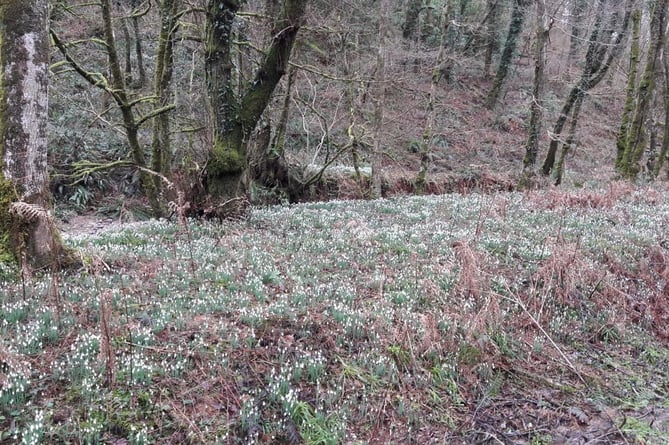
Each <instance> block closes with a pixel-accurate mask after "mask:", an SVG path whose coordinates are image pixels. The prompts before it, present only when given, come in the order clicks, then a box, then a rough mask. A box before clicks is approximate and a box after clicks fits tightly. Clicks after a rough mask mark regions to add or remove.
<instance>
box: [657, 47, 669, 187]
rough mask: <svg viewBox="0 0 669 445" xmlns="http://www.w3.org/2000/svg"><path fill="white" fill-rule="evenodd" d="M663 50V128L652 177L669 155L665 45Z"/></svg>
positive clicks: (668, 58) (668, 73)
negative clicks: (660, 145)
mask: <svg viewBox="0 0 669 445" xmlns="http://www.w3.org/2000/svg"><path fill="white" fill-rule="evenodd" d="M663 52H664V54H663V55H662V65H663V68H664V69H663V71H664V91H663V93H664V94H663V98H664V129H663V136H662V147H661V148H660V154H659V155H658V158H657V162H656V163H655V165H654V166H653V176H654V177H657V176H659V174H660V170H661V169H662V166H663V165H664V163H665V162H666V161H667V156H668V155H669V52H668V51H667V45H664V48H663ZM667 174H668V176H669V171H667Z"/></svg>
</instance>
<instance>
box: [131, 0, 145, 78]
mask: <svg viewBox="0 0 669 445" xmlns="http://www.w3.org/2000/svg"><path fill="white" fill-rule="evenodd" d="M131 4H132V7H133V14H132V30H133V33H134V34H135V58H136V59H137V72H138V73H139V85H138V87H139V88H142V87H143V86H144V85H146V68H144V52H143V50H142V33H141V32H140V26H139V16H138V15H137V13H136V11H135V9H136V8H137V6H138V2H137V0H132V1H131Z"/></svg>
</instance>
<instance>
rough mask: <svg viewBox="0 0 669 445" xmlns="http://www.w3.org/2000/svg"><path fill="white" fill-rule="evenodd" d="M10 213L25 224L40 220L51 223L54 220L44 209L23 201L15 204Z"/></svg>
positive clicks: (10, 208) (12, 205)
mask: <svg viewBox="0 0 669 445" xmlns="http://www.w3.org/2000/svg"><path fill="white" fill-rule="evenodd" d="M9 212H10V213H11V214H12V215H14V216H16V217H17V218H19V219H20V220H21V221H25V222H33V221H36V220H38V219H39V220H42V221H51V219H52V217H51V214H50V213H49V211H48V210H47V209H45V208H44V207H42V206H39V205H37V204H30V203H27V202H23V201H17V202H13V203H12V204H11V206H10V207H9Z"/></svg>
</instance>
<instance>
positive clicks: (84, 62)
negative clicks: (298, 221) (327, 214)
mask: <svg viewBox="0 0 669 445" xmlns="http://www.w3.org/2000/svg"><path fill="white" fill-rule="evenodd" d="M101 4H102V8H100V6H97V5H93V4H83V5H81V4H77V3H75V2H71V1H69V0H61V1H59V2H56V3H54V8H53V16H52V20H51V26H52V29H53V30H54V34H53V35H54V40H55V41H56V43H57V46H58V48H59V50H60V51H59V53H60V55H57V54H55V53H54V56H53V65H52V73H53V74H54V78H53V88H52V95H53V104H54V105H53V107H52V112H51V122H50V124H51V128H52V132H51V144H52V149H51V153H52V155H51V156H52V157H51V158H52V164H53V169H54V171H55V172H56V173H58V174H65V176H58V174H56V175H55V178H56V182H55V186H56V190H57V191H59V192H62V193H63V194H64V195H66V196H69V197H70V198H71V199H72V200H73V201H74V202H79V201H84V202H85V201H86V197H87V196H93V194H92V193H91V194H90V195H87V194H86V191H89V190H93V191H95V190H96V189H98V190H99V189H101V188H105V187H106V188H107V190H115V191H117V192H123V193H126V194H132V193H136V192H137V191H138V190H143V192H142V193H144V194H146V195H147V196H148V197H149V198H150V199H151V202H152V208H153V211H154V212H155V213H160V212H162V211H164V210H165V209H166V206H165V202H166V200H169V199H171V198H170V194H171V192H170V189H169V188H164V187H163V186H164V185H166V184H172V183H174V181H176V182H178V183H179V187H180V188H182V189H183V190H184V191H186V192H187V194H188V193H190V198H189V199H190V200H191V202H193V203H195V202H197V203H199V205H200V206H201V208H200V210H202V211H204V210H206V209H205V208H204V207H206V206H209V205H214V204H212V203H219V204H220V203H221V202H225V201H228V200H229V199H230V198H235V197H240V196H248V197H251V198H252V199H255V200H265V201H267V200H269V201H276V200H285V199H289V200H297V199H304V198H307V197H309V196H313V195H310V194H313V193H316V194H318V193H322V192H319V191H317V190H318V189H319V187H321V188H322V187H323V186H324V184H328V181H329V180H328V179H327V178H328V177H329V173H328V170H327V167H331V166H335V165H341V166H350V167H351V168H352V171H353V172H354V174H353V179H354V181H353V182H351V183H348V185H347V187H353V188H359V189H360V190H359V191H358V192H355V193H353V192H352V195H356V194H358V195H359V196H372V195H378V194H379V193H384V190H386V191H387V190H388V188H389V187H392V186H391V185H390V184H388V177H389V176H392V175H396V174H400V175H402V176H403V177H406V178H407V179H406V180H405V182H404V183H405V185H406V186H408V187H410V188H412V187H414V186H415V185H416V183H420V184H421V188H422V189H423V190H425V187H424V185H425V184H426V183H429V177H430V175H431V174H438V173H439V172H444V171H449V170H452V169H454V168H455V169H457V168H458V166H457V165H449V159H455V157H456V154H457V159H459V160H461V161H462V159H465V158H466V153H467V152H470V153H471V149H470V148H468V147H469V146H470V144H473V142H468V141H467V137H468V136H466V135H467V132H466V131H462V130H463V128H464V129H466V128H467V126H468V125H469V123H465V125H464V127H463V126H462V125H461V124H460V125H456V122H457V121H458V120H462V119H465V117H464V115H459V114H458V113H460V111H461V108H462V104H461V103H459V102H458V92H459V91H460V92H461V93H460V94H461V95H463V96H467V97H469V99H468V100H470V101H471V102H473V103H471V102H470V103H468V104H467V106H469V107H473V108H474V109H475V108H476V107H479V109H481V107H485V106H487V107H488V108H491V111H485V112H484V111H479V112H476V111H473V113H475V114H476V113H478V114H479V115H480V116H485V120H484V121H481V120H480V119H479V120H477V121H475V122H476V124H480V125H481V127H480V131H483V132H489V133H490V134H491V136H489V137H487V139H491V138H492V139H496V138H498V137H497V136H494V134H495V133H499V132H501V133H500V134H502V135H503V134H504V133H513V132H518V133H519V136H522V139H523V140H524V141H525V143H524V144H520V145H523V146H521V147H515V146H514V147H513V148H512V147H508V148H505V147H494V149H495V150H506V151H509V150H510V152H514V153H518V155H517V156H515V161H514V163H515V166H516V167H515V170H516V171H517V172H518V175H517V178H520V172H522V171H523V170H524V171H525V173H530V172H531V171H532V170H533V169H535V168H536V167H535V163H536V159H537V157H538V156H545V161H544V162H543V165H542V168H541V172H543V173H545V174H548V173H550V172H553V171H555V172H556V175H557V182H559V181H560V180H561V178H562V176H563V174H564V171H565V170H564V169H565V167H564V160H565V159H567V155H568V153H572V152H574V149H575V148H577V147H578V146H579V137H578V134H579V133H578V128H579V126H588V125H589V122H591V121H590V119H591V118H592V116H590V115H587V116H585V117H582V118H579V115H580V114H581V113H580V110H581V109H582V108H583V107H584V106H585V107H587V106H589V105H588V103H589V102H588V98H589V97H599V95H600V94H601V93H600V92H599V91H600V90H602V89H606V93H605V95H606V98H607V100H609V101H610V104H609V105H607V107H608V108H609V111H610V112H611V113H617V118H616V119H618V122H617V123H616V124H615V125H614V126H615V127H616V129H617V128H627V127H628V126H629V128H630V131H631V130H634V131H635V132H636V133H634V134H633V135H632V134H630V135H629V136H626V141H628V140H629V142H630V143H633V144H634V148H633V149H631V150H629V155H628V156H630V162H631V163H632V164H634V165H642V162H641V161H642V159H643V158H644V156H646V153H647V152H648V150H649V149H651V147H650V142H649V141H650V140H651V139H652V138H651V137H650V135H648V137H645V136H644V135H645V133H646V132H648V131H649V129H651V128H655V127H657V125H656V126H655V127H654V126H653V125H650V120H652V121H653V122H661V121H663V120H664V117H663V116H665V115H666V114H667V113H666V112H665V107H664V105H663V103H662V101H661V100H657V99H656V96H657V97H660V98H661V97H664V95H665V91H666V85H665V84H664V83H661V82H654V79H655V77H657V76H658V73H661V72H662V70H663V67H662V64H661V63H657V62H655V61H656V60H659V59H660V57H659V54H661V53H662V44H663V42H664V40H666V36H665V34H664V30H665V29H666V26H664V27H662V26H660V25H657V24H656V22H657V21H658V20H664V18H663V17H662V18H658V17H659V16H658V14H659V13H660V12H664V11H665V9H666V7H667V5H666V2H663V1H657V2H651V3H647V2H641V1H637V0H629V1H626V2H612V1H604V0H574V1H567V0H565V1H562V2H546V1H544V0H535V1H532V0H467V1H465V0H427V1H426V0H421V1H414V0H406V1H403V2H381V3H377V2H369V1H364V0H353V1H347V2H339V1H336V0H335V1H328V2H325V1H322V0H313V1H311V2H294V1H289V0H284V1H279V0H264V1H260V0H255V1H239V0H237V1H223V0H210V1H208V2H205V1H204V0H199V1H195V2H182V1H175V0H161V1H160V2H158V7H157V8H152V7H150V4H149V3H148V2H146V3H139V2H129V3H124V2H121V3H110V2H106V1H103V2H102V3H101ZM632 11H638V12H637V14H639V15H640V16H645V17H646V19H640V20H639V21H638V23H640V24H641V26H640V28H639V29H638V31H636V32H637V33H638V35H637V36H636V37H635V38H629V36H628V34H629V28H630V27H629V26H628V24H629V23H630V16H631V14H632ZM140 21H141V26H142V28H143V29H144V30H145V31H144V32H142V33H134V32H130V29H131V28H132V29H135V24H136V23H139V22H140ZM635 23H637V22H635ZM663 23H664V22H663ZM128 24H131V25H132V27H129V26H128ZM528 24H529V25H528ZM116 28H119V29H118V31H119V32H118V33H116V34H114V33H113V31H114V30H115V29H116ZM504 30H506V34H507V36H506V43H505V44H504V45H499V44H498V42H499V40H500V37H503V35H504ZM115 36H118V37H115ZM630 42H636V43H634V45H636V46H634V45H632V46H633V47H635V48H636V47H640V48H647V52H648V54H645V53H644V54H643V55H638V54H637V55H636V56H635V57H637V58H638V57H642V56H643V57H645V58H647V59H648V63H649V64H650V65H647V66H646V68H645V74H644V76H643V78H642V79H638V78H637V77H636V76H635V74H634V71H632V72H630V73H629V74H630V75H629V76H628V71H627V70H626V69H625V68H624V65H625V61H626V60H630V58H629V56H628V54H629V48H630V45H631V43H630ZM101 43H103V44H102V45H101ZM650 43H652V45H651V44H650ZM637 52H638V51H637ZM121 55H125V62H124V61H123V57H121ZM633 56H634V54H633ZM632 60H635V59H634V58H632ZM651 62H652V63H651ZM140 68H141V70H140ZM631 68H632V69H634V70H636V67H635V64H632V65H631ZM489 71H494V72H496V73H497V75H496V77H495V78H494V79H490V78H489V77H488V74H489ZM142 72H145V74H141V73H142ZM107 73H109V74H107ZM137 73H140V74H139V77H138V74H137ZM288 73H290V75H287V74H288ZM73 74H76V75H73ZM651 75H652V76H653V77H652V79H651V78H649V76H651ZM140 77H141V79H140ZM82 79H83V82H86V83H88V84H89V85H91V86H95V87H97V90H98V91H97V92H96V90H95V89H92V88H91V87H86V86H85V85H84V84H82ZM573 79H577V80H575V81H574V80H573ZM602 81H606V82H605V84H606V85H605V86H603V87H601V86H600V84H601V82H602ZM639 82H640V83H639ZM637 84H638V85H637ZM646 85H654V86H656V87H655V88H647V87H646ZM470 91H479V92H480V93H481V94H478V97H477V96H476V95H471V94H470V93H469V92H470ZM630 92H632V93H630ZM519 93H520V94H524V99H522V100H523V101H524V107H521V109H517V110H516V111H512V110H513V109H510V108H508V106H507V104H510V103H514V104H515V103H519V102H518V100H517V99H516V97H517V95H518V94H519ZM626 98H627V105H626V108H625V110H626V111H625V112H623V105H624V104H625V100H626ZM509 100H512V102H509ZM477 101H478V103H476V102H477ZM597 101H600V99H596V101H595V102H597ZM560 104H562V105H560ZM493 106H494V108H493ZM514 106H515V105H514ZM426 110H427V111H426ZM618 110H619V111H618ZM468 113H472V111H468ZM621 120H624V121H625V122H627V121H629V123H623V124H622V127H621ZM484 122H488V128H487V129H486V128H485V127H484ZM149 124H152V128H153V131H147V130H148V129H149V128H151V126H150V125H149ZM567 124H569V126H568V131H567V136H566V137H563V136H562V132H563V128H564V127H565V125H567ZM547 128H552V129H551V130H546V129H547ZM425 129H428V130H425ZM426 131H427V132H426ZM614 131H615V130H614ZM522 133H524V134H522ZM637 133H639V134H637ZM483 139H484V140H485V139H486V138H483ZM620 140H621V139H619V141H620ZM606 143H607V144H608V143H610V142H606ZM613 144H614V145H615V142H613ZM560 147H562V150H560V149H559V148H560ZM517 148H521V150H517ZM617 150H618V153H619V154H618V156H616V157H617V158H618V162H619V163H620V162H622V161H623V160H625V161H626V159H627V158H625V159H623V158H622V155H620V153H622V152H623V151H624V150H623V149H622V148H621V147H620V146H619V147H618V149H617ZM474 153H476V156H478V158H477V160H476V162H479V161H480V158H481V156H482V155H481V153H478V149H476V148H474ZM575 156H579V155H578V154H575ZM652 156H653V157H654V158H655V157H657V154H654V155H652ZM662 156H666V153H664V154H662ZM119 159H121V160H127V162H125V161H124V162H121V163H118V160H119ZM111 160H114V161H115V163H114V164H111V165H109V164H108V161H111ZM662 161H663V159H661V160H660V162H655V163H654V164H653V167H655V166H657V165H662ZM606 162H609V161H606ZM626 162H627V161H626ZM461 163H466V160H465V161H462V162H461ZM614 163H615V161H611V162H610V164H611V165H610V167H611V168H613V166H614ZM372 164H374V167H375V168H374V169H373V172H374V173H373V174H374V178H371V177H367V176H366V175H368V174H369V173H368V172H367V170H366V167H368V166H371V165H372ZM490 165H494V162H491V163H490ZM119 166H120V170H119V169H118V167H119ZM107 167H114V169H110V170H107ZM507 167H508V166H507ZM507 167H505V168H507ZM389 172H392V175H391V174H390V173H389ZM658 173H659V171H658V172H655V173H653V174H654V175H657V174H658ZM158 174H159V175H160V176H158ZM649 174H651V172H649ZM68 175H69V176H68ZM412 175H413V178H412ZM416 175H418V177H417V176H416ZM612 175H613V174H612ZM627 176H628V177H631V176H632V175H629V174H627ZM634 176H636V175H634ZM151 177H153V180H149V178H151ZM341 179H342V178H339V179H338V180H337V181H340V180H341ZM414 181H417V182H416V183H415V182H414ZM372 183H373V184H375V189H376V191H377V192H376V193H369V191H367V192H365V191H364V190H363V189H365V188H366V187H369V185H370V184H372ZM354 184H355V185H354ZM524 184H525V183H524ZM314 187H315V188H314ZM413 190H415V189H413ZM207 197H208V198H207ZM196 198H197V199H196ZM216 205H218V204H216Z"/></svg>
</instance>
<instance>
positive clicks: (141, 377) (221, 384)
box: [0, 183, 669, 444]
mask: <svg viewBox="0 0 669 445" xmlns="http://www.w3.org/2000/svg"><path fill="white" fill-rule="evenodd" d="M667 215H669V200H667V199H666V193H664V192H662V191H659V190H658V191H656V190H653V189H644V190H641V189H633V188H629V187H626V186H623V185H621V184H615V183H614V184H613V185H611V186H610V187H609V188H608V189H606V190H600V191H592V190H591V191H582V192H578V193H576V192H564V191H562V192H560V191H547V192H527V193H507V194H496V195H479V194H470V195H466V196H462V195H444V196H434V197H411V198H396V199H388V200H376V201H366V202H365V201H335V202H324V203H312V204H303V205H294V206H284V207H267V208H254V209H253V211H252V213H251V216H250V217H249V218H248V220H246V221H238V222H234V223H231V222H228V223H222V224H221V223H218V224H214V223H209V222H197V221H181V223H180V224H176V223H172V222H168V221H164V220H161V221H152V222H146V223H139V224H130V225H125V226H123V227H121V228H117V229H113V230H108V231H105V232H104V233H102V234H100V235H97V236H76V235H70V236H67V237H66V239H67V241H68V242H69V244H71V245H73V246H75V247H76V248H78V249H80V250H81V252H82V255H83V258H85V259H86V266H85V267H84V268H82V269H81V270H79V271H77V272H68V273H60V274H59V275H58V277H57V280H55V283H56V285H57V286H58V291H57V292H54V291H53V286H54V279H55V278H54V277H52V276H49V275H44V276H42V277H41V278H39V277H38V278H34V280H33V281H32V282H31V283H28V284H29V285H28V286H27V288H26V291H25V292H24V290H23V289H22V283H20V282H18V281H13V280H12V279H11V278H9V276H10V274H3V275H2V277H3V278H2V279H3V280H4V281H3V283H2V289H3V290H2V291H0V304H1V312H0V317H1V318H2V320H1V329H2V330H1V332H2V339H3V342H2V347H1V349H0V431H2V433H1V436H0V443H26V444H27V443H77V444H79V443H80V444H85V443H89V444H93V443H129V444H149V443H156V444H159V443H164V444H167V443H207V444H215V443H221V444H251V443H290V444H293V443H295V444H297V443H306V444H340V443H342V444H343V443H347V444H357V443H360V444H362V443H444V444H446V443H475V442H476V443H536V444H539V443H546V444H548V443H553V441H555V442H558V441H560V440H563V441H565V442H569V440H576V439H574V438H576V437H582V438H584V440H590V439H593V438H596V437H605V438H606V440H608V442H605V443H666V442H667V440H669V433H668V431H669V428H668V427H667V425H668V424H669V407H667V404H666V400H667V391H668V390H669V383H668V382H669V375H668V374H669V372H668V371H667V369H669V368H668V367H667V364H668V360H669V353H668V350H667V347H666V345H667V340H668V339H669V329H668V328H667V327H666V326H669V324H668V323H667V321H668V320H669V309H667V308H668V307H669V305H668V303H669V302H668V301H667V294H668V292H667V289H669V281H668V280H669V251H668V250H667V249H668V248H669V246H667V242H668V241H667V240H666V239H665V236H666V233H667V232H666V231H667V227H668V226H669V216H667ZM588 438H590V439H588ZM486 441H488V442H486ZM495 441H496V442H495ZM569 443H571V442H569Z"/></svg>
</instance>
